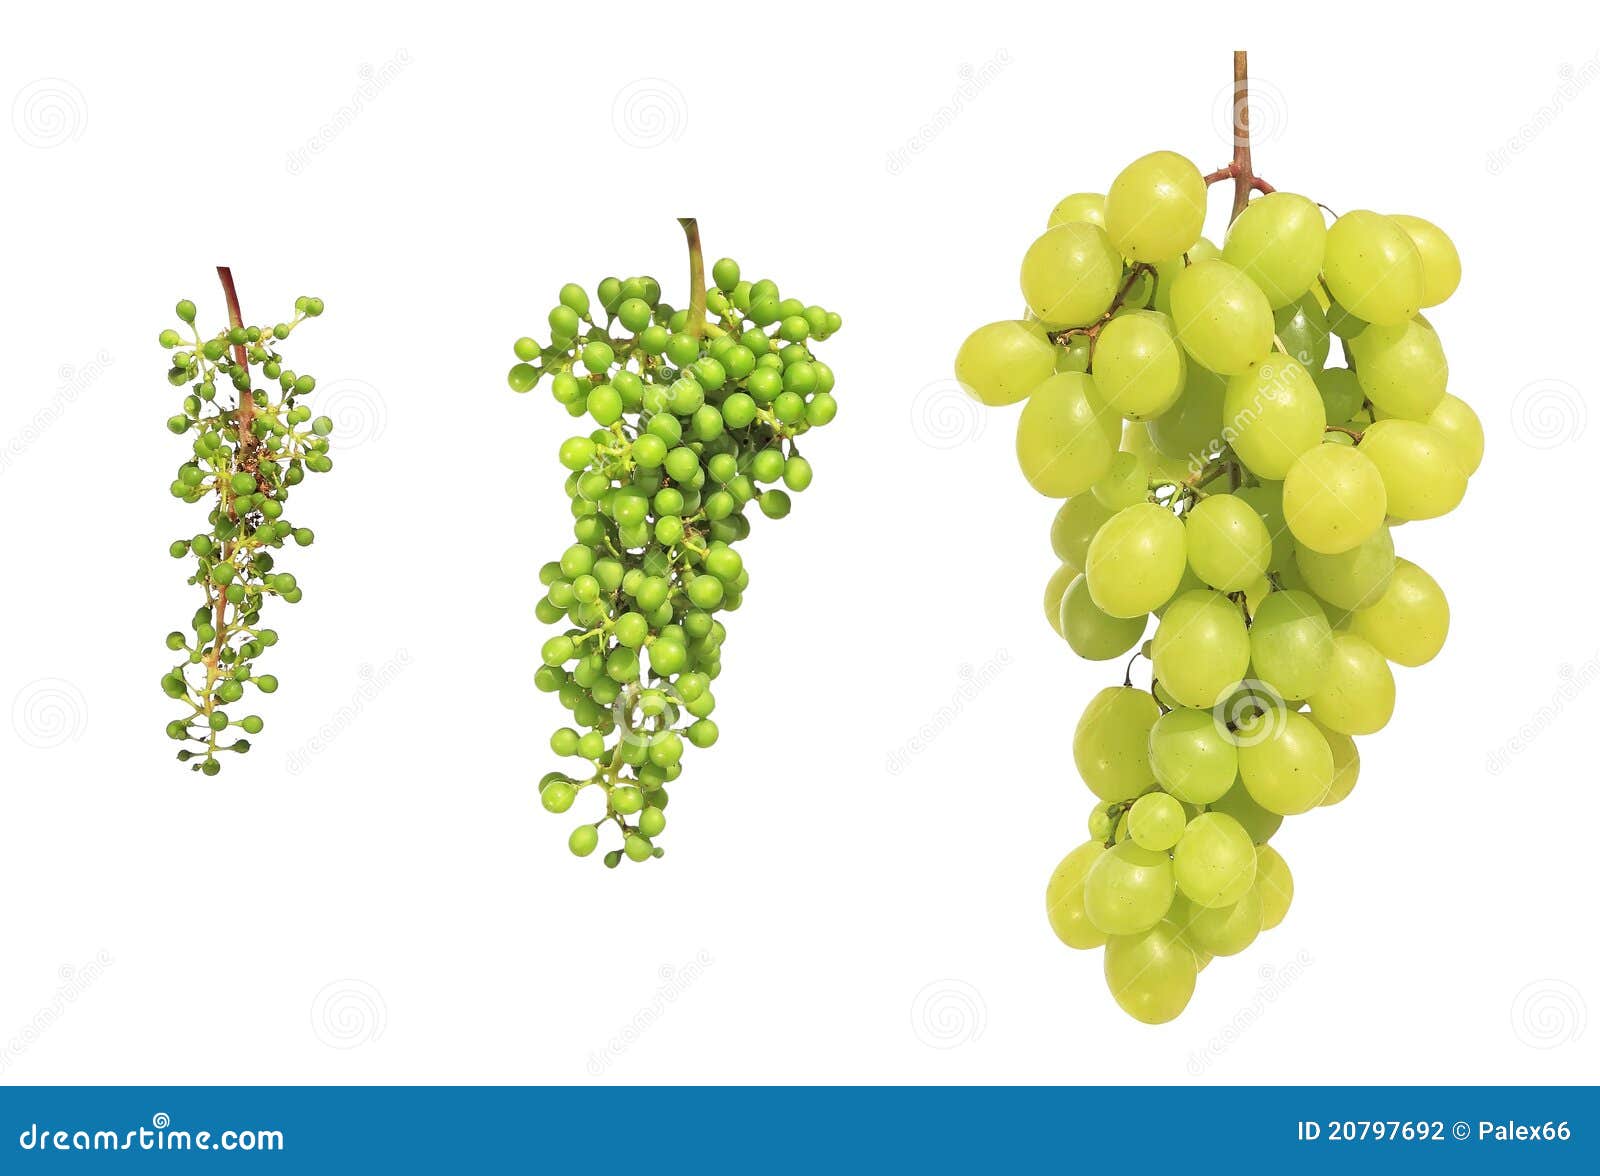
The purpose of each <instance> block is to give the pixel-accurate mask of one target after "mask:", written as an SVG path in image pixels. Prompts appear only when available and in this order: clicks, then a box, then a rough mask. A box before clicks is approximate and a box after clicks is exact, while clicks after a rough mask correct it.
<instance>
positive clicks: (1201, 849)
mask: <svg viewBox="0 0 1600 1176" xmlns="http://www.w3.org/2000/svg"><path fill="white" fill-rule="evenodd" d="M1172 876H1173V880H1174V881H1175V882H1176V883H1177V886H1178V890H1179V892H1180V893H1182V894H1183V895H1184V897H1185V898H1187V899H1188V900H1189V901H1190V902H1192V903H1195V904H1197V905H1199V906H1203V907H1228V906H1232V905H1233V904H1234V903H1236V902H1238V901H1239V900H1240V899H1241V898H1243V897H1244V896H1245V892H1246V891H1248V890H1249V889H1250V887H1251V886H1252V885H1253V884H1254V882H1255V880H1256V847H1255V845H1254V843H1252V842H1251V840H1250V835H1249V834H1248V833H1246V832H1245V831H1244V826H1243V825H1241V824H1239V822H1238V821H1236V820H1234V819H1233V818H1232V817H1230V816H1228V815H1227V814H1226V813H1201V814H1200V815H1199V816H1197V817H1195V818H1194V819H1193V820H1191V821H1190V822H1189V824H1188V826H1187V827H1186V828H1185V829H1184V831H1183V836H1182V837H1181V838H1179V839H1178V844H1177V846H1176V847H1175V848H1174V849H1173V851H1172Z"/></svg>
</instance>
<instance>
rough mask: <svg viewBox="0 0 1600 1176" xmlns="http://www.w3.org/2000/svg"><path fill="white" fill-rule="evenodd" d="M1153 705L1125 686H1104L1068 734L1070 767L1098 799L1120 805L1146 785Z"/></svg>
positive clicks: (1140, 692) (1158, 714) (1154, 716)
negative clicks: (1069, 737) (1072, 767)
mask: <svg viewBox="0 0 1600 1176" xmlns="http://www.w3.org/2000/svg"><path fill="white" fill-rule="evenodd" d="M1160 717H1161V708H1160V706H1158V705H1157V704H1156V700H1155V699H1153V698H1151V697H1150V696H1149V695H1148V694H1146V693H1145V692H1144V691H1143V690H1135V689H1134V688H1133V687H1131V686H1108V687H1106V688H1105V689H1104V690H1102V691H1100V693H1099V694H1096V695H1095V696H1094V697H1093V698H1092V699H1090V700H1089V705H1088V706H1087V707H1086V708H1084V712H1083V717H1082V718H1081V719H1079V720H1078V727H1077V730H1076V731H1074V732H1073V735H1072V762H1073V763H1074V764H1075V765H1076V766H1077V769H1078V775H1080V776H1082V777H1083V782H1084V783H1085V784H1087V785H1088V786H1089V791H1090V792H1093V793H1094V794H1095V795H1096V796H1098V797H1099V798H1100V799H1101V800H1126V799H1127V798H1128V797H1130V796H1138V795H1139V794H1140V793H1141V792H1143V791H1144V790H1145V789H1146V788H1148V787H1149V786H1150V781H1151V779H1152V777H1151V775H1150V754H1149V746H1150V728H1151V727H1153V726H1155V722H1156V720H1157V719H1158V718H1160Z"/></svg>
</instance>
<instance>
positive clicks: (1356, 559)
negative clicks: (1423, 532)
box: [1294, 499, 1394, 611]
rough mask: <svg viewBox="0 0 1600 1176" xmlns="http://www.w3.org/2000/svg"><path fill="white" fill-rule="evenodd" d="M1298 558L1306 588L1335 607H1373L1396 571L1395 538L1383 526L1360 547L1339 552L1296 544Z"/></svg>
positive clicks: (1348, 608)
mask: <svg viewBox="0 0 1600 1176" xmlns="http://www.w3.org/2000/svg"><path fill="white" fill-rule="evenodd" d="M1391 501H1392V499H1391ZM1294 561H1295V566H1296V567H1298V568H1299V570H1300V574H1301V575H1302V576H1303V577H1305V582H1306V587H1308V588H1310V589H1311V591H1313V592H1315V593H1316V594H1317V595H1318V596H1319V597H1321V598H1322V599H1323V600H1326V601H1327V602H1328V603H1329V604H1331V605H1333V606H1334V607H1335V608H1341V609H1345V610H1347V611H1348V610H1350V609H1356V608H1370V607H1371V606H1372V605H1374V604H1376V603H1378V601H1379V600H1380V599H1381V598H1382V596H1383V594H1384V592H1385V591H1386V590H1387V589H1388V587H1389V577H1390V576H1391V575H1392V574H1393V573H1394V539H1393V537H1391V536H1390V534H1389V528H1388V527H1379V528H1378V529H1377V530H1376V531H1374V532H1373V533H1372V534H1371V536H1369V537H1368V538H1367V539H1365V540H1364V541H1363V542H1362V543H1360V544H1359V545H1358V546H1356V547H1352V548H1351V549H1350V550H1349V551H1341V552H1340V553H1339V554H1338V555H1323V554H1322V553H1321V552H1316V551H1312V550H1311V549H1310V548H1308V547H1302V546H1300V545H1299V544H1295V549H1294Z"/></svg>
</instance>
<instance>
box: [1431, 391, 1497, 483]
mask: <svg viewBox="0 0 1600 1176" xmlns="http://www.w3.org/2000/svg"><path fill="white" fill-rule="evenodd" d="M1423 423H1424V424H1426V425H1427V426H1428V427H1429V428H1431V429H1435V430H1437V431H1438V433H1439V435H1440V436H1442V437H1443V438H1444V439H1445V440H1446V441H1448V442H1449V443H1450V448H1451V450H1452V451H1453V452H1454V453H1455V455H1456V461H1457V462H1458V463H1459V464H1460V466H1461V472H1462V473H1464V474H1466V475H1467V477H1469V478H1470V477H1471V476H1472V475H1473V474H1475V473H1477V472H1478V466H1479V465H1480V464H1481V463H1482V461H1483V422H1482V421H1480V420H1479V419H1478V414H1477V413H1475V412H1473V411H1472V406H1471V405H1469V404H1468V403H1467V402H1466V401H1465V400H1462V399H1460V398H1459V397H1457V396H1452V395H1451V394H1450V393H1448V392H1446V393H1445V394H1444V398H1443V399H1442V400H1440V401H1439V403H1438V404H1437V405H1435V406H1434V409H1433V411H1432V412H1430V413H1429V414H1428V419H1427V420H1426V421H1424V422H1423Z"/></svg>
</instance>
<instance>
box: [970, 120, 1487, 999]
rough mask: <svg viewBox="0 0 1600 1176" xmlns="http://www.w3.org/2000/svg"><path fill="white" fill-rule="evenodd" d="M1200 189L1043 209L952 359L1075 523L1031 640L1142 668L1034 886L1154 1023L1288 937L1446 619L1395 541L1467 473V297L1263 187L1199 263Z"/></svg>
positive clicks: (1404, 228)
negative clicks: (1238, 959)
mask: <svg viewBox="0 0 1600 1176" xmlns="http://www.w3.org/2000/svg"><path fill="white" fill-rule="evenodd" d="M1224 174H1228V173H1227V172H1226V169H1224V172H1223V173H1218V174H1217V176H1215V177H1213V180H1215V179H1218V178H1221V177H1222V176H1223V175H1224ZM1207 184H1208V181H1207V179H1206V178H1205V177H1202V175H1201V173H1200V171H1199V169H1198V168H1196V167H1195V166H1194V164H1193V163H1191V162H1190V161H1189V160H1187V159H1185V158H1183V157H1182V156H1180V155H1177V154H1175V153H1173V152H1170V151H1161V152H1156V153H1155V154H1152V155H1147V156H1145V157H1143V158H1142V159H1139V160H1136V161H1135V162H1134V163H1132V164H1130V165H1129V166H1128V167H1127V168H1126V169H1124V171H1123V172H1122V173H1121V174H1120V175H1118V176H1117V177H1116V179H1115V180H1114V181H1113V183H1112V184H1111V186H1110V188H1109V189H1108V190H1107V192H1106V194H1105V195H1103V196H1102V195H1100V194H1098V193H1076V194H1074V195H1071V196H1068V197H1067V198H1066V199H1065V200H1063V201H1061V202H1060V204H1058V205H1057V207H1056V209H1055V211H1054V212H1053V213H1052V215H1051V217H1050V220H1049V227H1048V228H1047V230H1046V231H1045V233H1044V235H1043V236H1041V237H1040V238H1039V239H1038V240H1037V241H1035V242H1034V244H1033V245H1032V246H1030V247H1029V249H1028V251H1027V254H1026V256H1025V257H1024V260H1023V264H1022V293H1023V298H1024V301H1025V302H1026V304H1027V307H1028V312H1027V314H1026V315H1025V316H1024V317H1023V318H1021V319H1017V320H1005V321H1001V322H995V323H990V324H988V325H987V326H983V327H980V328H979V329H978V330H977V331H975V332H973V334H972V335H971V336H970V337H969V338H968V339H967V340H966V341H965V343H963V344H962V346H961V349H960V352H959V354H958V356H957V358H956V365H955V366H956V375H957V378H958V379H959V380H960V382H961V383H962V384H963V385H964V386H965V388H966V389H967V391H968V392H969V393H970V394H971V395H973V396H974V397H975V398H977V399H978V400H979V401H981V402H982V403H984V404H987V405H1007V404H1016V403H1021V404H1022V410H1021V415H1020V419H1019V421H1018V425H1017V438H1016V448H1017V458H1018V462H1019V464H1020V465H1021V467H1022V470H1023V473H1024V474H1025V475H1026V477H1027V479H1028V481H1029V482H1030V483H1031V484H1032V485H1033V487H1034V488H1035V489H1036V490H1038V491H1039V492H1041V493H1042V494H1044V495H1046V496H1048V497H1051V498H1058V499H1064V500H1065V501H1064V502H1063V504H1062V506H1061V507H1060V509H1059V511H1058V513H1057V515H1056V518H1055V521H1054V524H1053V526H1052V529H1051V535H1050V538H1051V544H1052V547H1053V549H1054V552H1055V555H1056V557H1057V558H1058V559H1059V560H1060V567H1059V568H1058V570H1057V571H1056V572H1055V574H1054V575H1052V576H1051V577H1050V580H1049V583H1048V585H1047V587H1046V590H1045V614H1046V617H1047V618H1048V620H1049V623H1050V625H1051V626H1052V627H1053V628H1054V629H1055V631H1056V633H1057V634H1058V635H1060V636H1061V637H1062V638H1063V639H1064V640H1065V641H1066V643H1067V644H1068V646H1069V647H1070V648H1071V649H1072V650H1073V651H1074V652H1075V653H1076V654H1078V655H1079V656H1080V657H1083V658H1086V659H1089V660H1093V661H1104V660H1110V659H1113V658H1120V657H1122V656H1124V655H1126V654H1128V653H1129V652H1130V651H1133V650H1136V649H1137V650H1138V652H1137V653H1135V654H1134V658H1135V660H1137V658H1138V657H1139V656H1147V657H1149V658H1150V659H1151V675H1152V685H1151V688H1150V690H1148V691H1145V690H1141V689H1137V688H1135V687H1134V686H1133V685H1132V678H1131V675H1130V674H1124V675H1123V680H1122V684H1121V685H1114V686H1111V687H1109V688H1107V689H1105V690H1103V691H1101V692H1100V693H1099V694H1097V695H1096V696H1095V697H1094V699H1093V700H1092V701H1091V702H1090V704H1089V706H1088V709H1087V710H1086V711H1085V712H1084V714H1083V717H1082V719H1081V721H1080V722H1079V724H1078V726H1077V730H1076V732H1075V735H1074V739H1073V757H1074V762H1075V765H1076V767H1077V769H1078V772H1079V774H1080V775H1081V776H1082V777H1083V780H1084V782H1085V783H1086V784H1087V785H1088V787H1089V789H1090V791H1091V792H1093V793H1094V795H1095V798H1096V802H1095V806H1094V808H1093V809H1092V811H1091V813H1090V816H1089V840H1087V841H1085V842H1084V843H1083V844H1081V845H1079V846H1078V847H1077V848H1076V849H1073V850H1072V851H1071V852H1070V853H1068V854H1067V856H1066V857H1065V858H1064V859H1063V860H1062V861H1061V863H1060V864H1059V865H1058V866H1057V867H1056V870H1055V872H1054V873H1053V875H1052V876H1051V878H1050V880H1049V883H1048V886H1047V889H1046V907H1047V913H1048V917H1049V921H1050V924H1051V926H1052V928H1053V929H1054V931H1055V932H1056V934H1057V936H1058V937H1059V938H1060V939H1061V940H1062V941H1063V942H1065V943H1066V944H1068V945H1069V946H1071V947H1074V948H1093V947H1100V946H1104V947H1105V949H1106V950H1105V967H1104V971H1105V977H1106V981H1107V984H1108V986H1109V987H1110V989H1111V991H1112V994H1113V996H1114V997H1115V999H1116V1001H1117V1002H1118V1004H1119V1005H1120V1006H1121V1007H1122V1008H1123V1009H1124V1010H1125V1011H1126V1012H1128V1013H1129V1014H1130V1015H1132V1016H1133V1017H1135V1018H1137V1019H1139V1020H1141V1021H1145V1022H1148V1023H1159V1022H1163V1021H1168V1020H1171V1019H1172V1018H1174V1017H1176V1016H1178V1014H1179V1013H1181V1012H1182V1011H1183V1009H1184V1007H1185V1006H1186V1005H1187V1004H1188V1001H1189V999H1190V996H1191V995H1192V993H1193V991H1194V987H1195V978H1196V975H1197V973H1198V972H1199V971H1200V970H1202V969H1203V968H1204V967H1205V966H1206V965H1207V963H1208V962H1209V961H1210V960H1211V959H1212V958H1213V957H1214V956H1218V955H1233V954H1235V953H1237V952H1240V951H1242V950H1244V948H1246V947H1247V946H1249V944H1250V943H1251V942H1252V941H1253V940H1254V939H1255V938H1256V937H1257V935H1259V934H1260V932H1262V931H1263V930H1266V929H1269V928H1272V927H1274V926H1276V925H1277V924H1278V923H1279V922H1280V921H1281V920H1282V919H1283V917H1284V915H1285V913H1286V912H1287V910H1288V906H1289V901H1290V898H1291V896H1292V893H1293V880H1292V877H1291V875H1290V872H1289V867H1288V865H1287V864H1286V863H1285V861H1284V859H1283V857H1282V856H1281V855H1280V854H1279V853H1278V851H1277V850H1276V849H1275V848H1274V847H1273V846H1272V845H1270V844H1269V840H1270V839H1271V838H1272V836H1273V835H1274V834H1275V833H1276V832H1277V831H1278V829H1279V827H1280V825H1281V824H1282V822H1283V818H1284V817H1285V816H1290V815H1296V814H1300V813H1306V812H1309V811H1312V810H1314V809H1316V808H1318V807H1320V806H1326V805H1331V804H1336V803H1338V802H1339V801H1341V800H1343V799H1345V798H1346V797H1347V796H1349V794H1350V791H1351V789H1352V788H1353V787H1354V786H1355V782H1356V777H1357V773H1358V771H1359V767H1360V759H1359V755H1358V753H1357V750H1356V745H1355V740H1354V738H1353V737H1354V736H1360V735H1366V734H1370V733H1372V732H1374V731H1377V730H1379V729H1380V728H1382V727H1383V726H1384V725H1385V724H1386V723H1387V722H1388V721H1389V718H1390V716H1391V714H1392V712H1393V709H1394V701H1395V684H1394V677H1393V674H1392V672H1391V669H1390V666H1391V663H1392V664H1394V665H1402V666H1418V665H1421V664H1423V663H1424V662H1427V661H1428V660H1430V659H1431V658H1432V657H1433V656H1434V655H1435V654H1437V653H1438V651H1439V649H1440V648H1441V646H1442V645H1443V643H1444V639H1445V633H1446V630H1447V629H1448V626H1449V608H1448V605H1447V603H1446V601H1445V597H1444V594H1443V592H1442V591H1441V589H1440V588H1439V585H1438V584H1437V583H1436V582H1435V581H1434V580H1433V578H1432V577H1431V576H1429V575H1428V573H1427V572H1425V571H1423V569H1421V568H1420V567H1418V566H1417V565H1415V564H1413V563H1410V562H1408V561H1407V560H1405V559H1402V558H1399V557H1398V556H1397V555H1396V554H1395V548H1394V542H1393V536H1392V534H1391V531H1390V528H1391V525H1393V524H1396V523H1399V522H1403V521H1411V520H1420V519H1428V518H1434V517H1437V516H1439V515H1442V514H1444V513H1446V512H1447V511H1449V510H1451V509H1453V508H1454V507H1455V506H1456V504H1457V503H1459V502H1460V501H1461V498H1462V496H1463V494H1464V493H1465V491H1466V486H1467V479H1468V478H1469V477H1470V476H1471V474H1472V473H1473V472H1474V471H1475V470H1476V469H1477V467H1478V464H1479V462H1480V460H1481V459H1482V456H1483V429H1482V426H1481V424H1480V423H1479V421H1478V418H1477V417H1476V415H1474V413H1473V411H1472V410H1471V409H1470V408H1469V407H1468V406H1467V405H1466V404H1465V403H1464V402H1463V401H1461V400H1459V399H1457V398H1456V397H1455V396H1453V395H1451V394H1450V393H1449V392H1447V391H1446V374H1447V369H1446V363H1445V357H1444V351H1443V348H1442V346H1441V345H1440V342H1439V337H1438V335H1437V333H1436V332H1435V330H1434V328H1433V326H1432V325H1431V324H1430V323H1429V322H1428V321H1427V319H1426V318H1424V317H1423V316H1422V313H1421V312H1422V310H1424V309H1425V308H1429V307H1433V306H1436V305H1438V304H1439V303H1441V302H1443V301H1444V300H1445V299H1446V298H1448V297H1449V295H1450V294H1451V292H1452V291H1453V290H1454V289H1455V287H1456V285H1457V283H1458V281H1459V280H1460V275H1461V269H1460V260H1459V258H1458V256H1457V254H1456V250H1455V247H1454V246H1453V245H1452V243H1451V242H1450V239H1449V238H1448V237H1447V236H1446V235H1445V234H1444V233H1443V232H1442V231H1441V230H1440V229H1438V228H1437V227H1436V226H1434V225H1432V224H1430V223H1429V222H1427V221H1424V220H1421V219H1419V218H1416V217H1409V216H1385V215H1381V214H1379V213H1375V212H1365V211H1361V212H1352V213H1349V214H1347V215H1344V216H1337V217H1334V219H1333V220H1332V223H1331V224H1329V223H1328V222H1327V220H1326V219H1325V217H1324V215H1323V211H1324V210H1323V208H1322V207H1321V206H1319V205H1318V204H1317V203H1315V202H1314V201H1312V200H1309V199H1307V198H1306V197H1304V196H1299V195H1295V194H1293V193H1287V192H1276V191H1272V190H1271V189H1270V188H1269V187H1267V186H1266V185H1264V184H1263V185H1259V188H1258V190H1263V189H1264V190H1265V192H1266V194H1265V195H1261V196H1259V197H1257V198H1256V199H1254V200H1251V201H1250V202H1249V203H1248V204H1247V205H1246V206H1245V207H1244V209H1243V211H1242V213H1241V214H1240V215H1238V216H1237V219H1235V220H1234V221H1233V223H1232V225H1231V227H1230V228H1229V230H1228V233H1227V236H1226V238H1225V240H1224V243H1223V245H1222V247H1221V248H1220V249H1219V248H1217V247H1216V246H1215V245H1213V244H1212V243H1211V242H1209V241H1207V240H1206V239H1205V238H1204V237H1202V236H1201V231H1202V228H1203V222H1204V219H1205V212H1206V193H1207ZM1334 340H1337V341H1338V344H1339V350H1340V351H1341V352H1342V358H1343V362H1342V363H1338V364H1334V363H1330V354H1331V352H1332V345H1333V341H1334ZM1152 624H1153V626H1154V631H1153V634H1151V635H1150V636H1149V639H1148V640H1147V638H1146V635H1147V633H1148V632H1149V631H1150V629H1151V626H1152ZM1131 665H1132V663H1130V667H1129V668H1130V670H1131Z"/></svg>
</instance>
